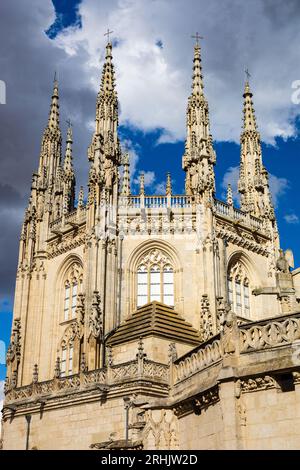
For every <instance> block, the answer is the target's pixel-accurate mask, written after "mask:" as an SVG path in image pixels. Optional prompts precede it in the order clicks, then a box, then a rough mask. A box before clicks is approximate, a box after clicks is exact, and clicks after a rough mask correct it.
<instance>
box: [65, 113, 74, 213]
mask: <svg viewBox="0 0 300 470" xmlns="http://www.w3.org/2000/svg"><path fill="white" fill-rule="evenodd" d="M72 144H73V136H72V127H71V122H70V121H68V131H67V140H66V152H65V159H64V165H63V180H64V183H63V187H64V189H63V204H64V212H65V213H67V212H68V211H71V210H73V209H74V204H75V173H74V169H73V157H72Z"/></svg>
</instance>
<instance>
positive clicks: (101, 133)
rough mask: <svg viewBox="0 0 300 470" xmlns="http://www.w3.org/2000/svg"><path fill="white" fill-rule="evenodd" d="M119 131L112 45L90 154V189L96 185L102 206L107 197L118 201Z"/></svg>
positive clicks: (108, 46) (109, 45) (110, 45)
mask: <svg viewBox="0 0 300 470" xmlns="http://www.w3.org/2000/svg"><path fill="white" fill-rule="evenodd" d="M117 131H118V98H117V92H116V88H115V72H114V66H113V63H112V44H111V43H110V42H108V44H107V46H106V57H105V62H104V66H103V71H102V78H101V85H100V90H99V93H98V96H97V103H96V129H95V132H94V135H93V139H92V143H91V145H90V147H89V150H88V157H89V160H90V162H91V168H90V176H89V188H90V187H91V185H95V188H94V190H95V196H96V202H97V203H98V204H99V202H100V198H101V195H103V194H107V195H109V197H114V198H117V192H118V178H119V176H118V175H119V172H118V166H120V164H121V151H120V143H119V138H118V132H117ZM104 189H105V191H104V192H103V190H104ZM113 195H114V196H113Z"/></svg>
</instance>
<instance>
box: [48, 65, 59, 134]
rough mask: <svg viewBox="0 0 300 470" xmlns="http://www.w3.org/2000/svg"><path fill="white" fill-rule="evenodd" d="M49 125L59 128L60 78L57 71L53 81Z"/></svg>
mask: <svg viewBox="0 0 300 470" xmlns="http://www.w3.org/2000/svg"><path fill="white" fill-rule="evenodd" d="M48 127H49V128H50V129H57V128H59V94H58V80H57V77H56V73H55V76H54V82H53V92H52V97H51V104H50V112H49V119H48Z"/></svg>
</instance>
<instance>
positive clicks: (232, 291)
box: [227, 262, 251, 318]
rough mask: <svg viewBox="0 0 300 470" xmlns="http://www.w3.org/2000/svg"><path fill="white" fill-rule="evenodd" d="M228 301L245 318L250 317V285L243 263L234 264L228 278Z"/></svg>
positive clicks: (237, 313)
mask: <svg viewBox="0 0 300 470" xmlns="http://www.w3.org/2000/svg"><path fill="white" fill-rule="evenodd" d="M227 287H228V301H229V303H230V305H231V308H232V310H233V311H234V312H235V313H236V315H239V316H241V317H244V318H250V316H251V312H250V286H249V277H248V274H247V272H246V269H245V268H244V266H243V265H242V264H241V263H239V262H238V263H236V264H234V265H233V266H232V267H231V268H230V269H229V272H228V278H227Z"/></svg>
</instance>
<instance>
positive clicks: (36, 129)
mask: <svg viewBox="0 0 300 470" xmlns="http://www.w3.org/2000/svg"><path fill="white" fill-rule="evenodd" d="M299 12H300V4H299V1H298V0H286V1H285V2H284V3H282V2H281V1H277V0H272V1H271V2H270V1H268V0H252V1H251V2H243V3H241V2H240V0H223V1H222V2H220V1H219V0H211V1H210V2H207V1H206V0H190V2H189V3H187V2H186V1H184V0H173V1H172V2H170V1H169V0H159V1H157V0H153V1H151V2H148V1H146V0H103V1H102V2H99V1H98V0H82V2H81V3H80V5H79V7H78V21H77V23H76V25H75V26H74V25H73V26H71V27H69V28H66V29H64V30H63V31H61V32H60V33H59V34H58V35H57V36H56V37H55V39H54V40H51V39H50V38H49V37H47V35H46V33H45V31H47V30H48V29H49V27H50V26H51V24H53V22H54V21H55V12H54V7H53V4H52V2H51V0H44V1H43V2H41V1H39V0H27V1H26V2H20V1H18V0H10V1H9V2H1V3H0V18H1V29H0V70H1V77H0V79H1V80H3V81H4V82H5V84H6V92H7V96H6V104H5V105H1V109H0V111H1V115H0V118H1V126H0V145H1V149H0V151H1V158H0V183H1V184H2V188H3V187H4V186H5V185H6V187H5V189H4V190H3V191H2V193H1V188H0V197H1V199H0V202H1V204H2V205H1V207H0V217H1V220H5V224H3V225H2V229H1V233H0V244H1V247H2V249H1V250H0V277H1V282H0V295H2V294H7V292H8V291H10V292H11V289H12V286H13V279H14V276H15V267H16V262H15V261H14V260H16V253H17V246H18V233H19V231H20V224H21V218H22V214H23V210H24V208H25V205H26V201H27V199H28V193H29V186H30V180H31V174H32V172H33V171H34V170H35V169H36V167H37V165H38V155H39V150H40V141H41V136H42V132H43V129H44V127H45V124H46V122H47V113H48V109H49V101H50V95H51V91H52V77H53V74H54V71H55V70H57V71H58V76H59V83H60V97H61V99H60V105H61V107H60V110H61V126H62V130H63V132H64V134H65V133H66V123H65V121H66V119H67V118H70V119H71V120H72V122H73V135H74V164H75V170H76V175H77V183H78V186H79V185H81V184H86V181H87V173H88V164H87V157H86V151H87V147H88V145H89V142H90V139H91V135H92V131H93V128H94V119H95V99H96V92H97V90H98V87H99V82H100V73H101V72H100V70H101V65H102V64H103V61H104V55H105V41H106V39H105V37H104V36H103V35H102V32H104V31H106V29H107V25H109V26H110V27H111V28H112V29H113V30H114V31H115V32H114V50H113V55H114V63H115V66H116V76H117V89H118V96H119V100H120V123H121V124H123V125H125V126H128V127H129V128H130V129H134V128H138V129H139V130H142V131H144V132H148V131H152V130H157V129H159V130H160V131H161V132H160V138H159V139H160V140H159V142H174V141H176V140H182V139H183V138H184V136H185V107H186V102H187V97H188V94H189V93H190V86H191V74H192V56H193V49H192V40H191V38H190V36H191V32H194V31H196V30H199V31H200V32H201V34H202V35H203V36H204V37H205V39H204V41H203V43H202V57H203V73H204V82H205V93H206V96H207V98H208V101H209V106H210V119H211V127H212V133H213V137H214V138H215V139H216V140H219V141H224V140H225V141H235V142H237V141H238V138H239V133H240V123H241V116H242V112H241V111H242V97H241V94H242V88H243V81H244V77H243V70H244V69H245V67H246V66H247V67H249V69H250V71H251V74H252V78H251V86H252V88H253V91H254V92H255V94H254V101H255V108H256V111H257V117H258V124H259V127H260V131H261V134H262V138H263V139H264V141H265V142H268V143H274V139H275V138H276V137H277V136H283V137H288V136H292V135H295V133H296V130H295V125H294V122H295V118H296V117H297V116H298V115H299V113H300V107H299V105H295V104H294V103H292V101H291V94H292V92H294V91H295V90H294V89H292V83H293V82H294V81H295V80H297V79H299V78H300V71H299V69H297V64H299V63H300V57H299V55H300V50H299V48H298V47H296V45H297V44H298V43H299V39H300V29H299V27H298V18H299ZM79 18H80V20H79ZM232 18H239V21H232ZM79 24H81V26H82V27H81V28H79V26H78V25H79ZM12 32H13V33H12ZM280 64H284V66H280ZM139 156H140V149H139V148H138V147H136V146H133V145H132V146H131V148H130V158H131V162H132V168H133V173H134V174H133V177H132V181H135V180H136V178H137V173H138V169H140V168H141V167H142V165H141V158H140V159H139ZM20 168H21V169H22V171H20ZM153 173H156V168H154V172H153ZM157 174H158V173H157ZM148 178H150V179H148V180H147V184H149V187H150V186H151V185H152V187H155V185H157V184H159V183H160V181H159V180H158V181H157V179H156V178H154V176H151V174H150V176H148ZM151 178H152V180H151ZM148 181H149V183H148ZM273 183H274V184H273V186H274V187H275V190H274V191H275V193H276V191H277V194H278V195H279V194H280V188H281V193H282V190H283V189H282V188H283V186H284V184H283V182H282V181H279V183H278V181H277V182H276V181H275V180H274V182H273ZM276 187H277V189H276ZM14 198H15V199H14ZM9 207H10V208H11V210H10V209H9ZM3 247H4V248H3ZM9 285H10V287H9Z"/></svg>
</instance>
